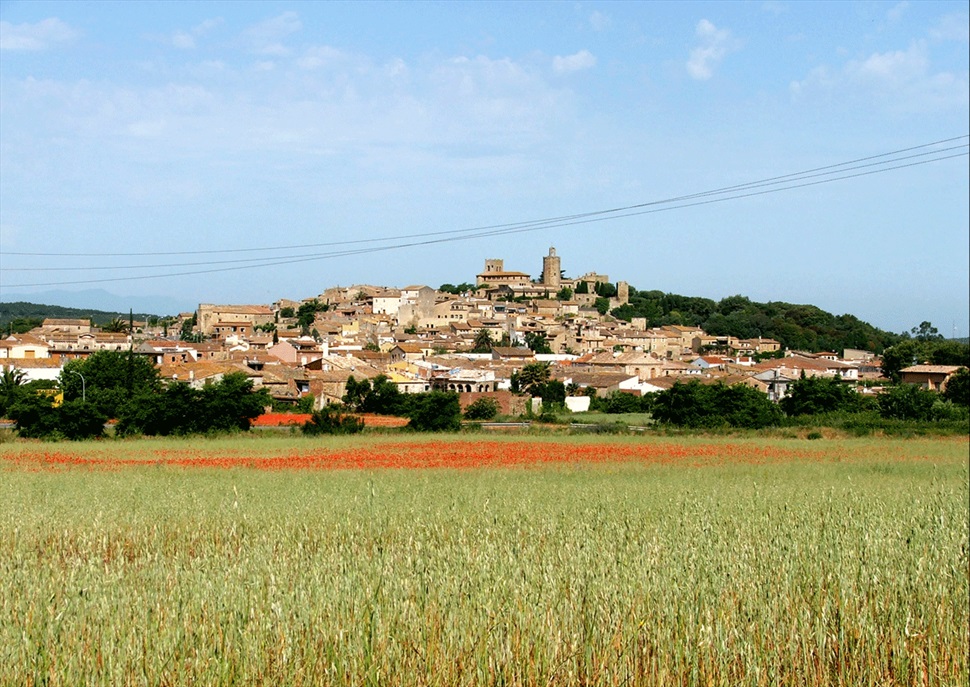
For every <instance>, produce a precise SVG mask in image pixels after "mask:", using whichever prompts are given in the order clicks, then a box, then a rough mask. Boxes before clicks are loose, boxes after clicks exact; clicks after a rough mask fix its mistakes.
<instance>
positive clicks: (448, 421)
mask: <svg viewBox="0 0 970 687" xmlns="http://www.w3.org/2000/svg"><path fill="white" fill-rule="evenodd" d="M407 416H408V417H409V418H410V419H411V421H410V422H409V423H408V427H409V428H411V429H414V430H417V431H419V432H456V431H458V430H459V429H461V403H460V402H459V400H458V394H456V393H454V392H452V391H429V392H427V393H423V394H415V395H414V396H413V398H412V399H411V402H410V404H409V408H408V411H407Z"/></svg>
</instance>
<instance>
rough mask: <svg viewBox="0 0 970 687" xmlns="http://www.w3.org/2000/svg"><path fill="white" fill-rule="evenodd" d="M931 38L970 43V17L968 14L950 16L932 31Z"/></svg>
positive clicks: (943, 19)
mask: <svg viewBox="0 0 970 687" xmlns="http://www.w3.org/2000/svg"><path fill="white" fill-rule="evenodd" d="M930 38H932V39H933V40H937V41H957V42H960V43H970V17H967V15H966V14H948V15H946V16H945V17H943V18H942V19H940V21H939V23H938V24H937V25H936V26H935V27H934V28H933V30H932V31H930Z"/></svg>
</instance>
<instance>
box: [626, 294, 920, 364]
mask: <svg viewBox="0 0 970 687" xmlns="http://www.w3.org/2000/svg"><path fill="white" fill-rule="evenodd" d="M611 314H612V315H613V316H614V317H616V318H617V319H621V320H626V321H630V320H631V319H633V318H634V317H643V318H646V320H647V326H648V327H659V326H661V325H668V324H679V325H686V326H696V327H700V328H702V329H703V330H704V331H705V332H707V333H708V334H710V335H712V336H727V335H731V336H735V337H738V338H740V339H755V338H758V337H759V336H760V337H764V338H768V339H775V340H776V341H778V342H779V343H781V345H782V347H783V348H788V349H794V350H801V351H823V350H827V351H834V352H836V353H838V352H841V351H843V350H845V349H846V348H859V349H863V350H868V351H874V352H876V353H881V352H882V351H883V349H885V348H887V347H888V346H892V345H893V344H896V343H898V342H899V341H900V340H902V338H903V337H902V336H900V335H898V334H893V333H891V332H885V331H883V330H881V329H878V328H876V327H873V326H872V325H871V324H868V323H866V322H863V321H862V320H860V319H859V318H857V317H855V316H853V315H833V314H831V313H828V312H825V311H824V310H822V309H821V308H818V307H816V306H814V305H794V304H792V303H783V302H780V301H770V302H768V303H758V302H756V301H752V300H750V299H749V298H746V297H745V296H729V297H727V298H722V299H721V300H720V301H714V300H711V299H710V298H698V297H694V296H679V295H676V294H672V293H664V292H662V291H637V290H636V289H634V288H633V287H630V301H629V303H627V304H625V305H621V306H620V307H618V308H614V309H613V310H612V311H611Z"/></svg>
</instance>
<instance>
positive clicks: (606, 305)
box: [593, 296, 610, 315]
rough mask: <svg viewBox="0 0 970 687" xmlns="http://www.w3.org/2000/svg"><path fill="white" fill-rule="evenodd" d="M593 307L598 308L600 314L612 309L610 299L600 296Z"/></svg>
mask: <svg viewBox="0 0 970 687" xmlns="http://www.w3.org/2000/svg"><path fill="white" fill-rule="evenodd" d="M593 307H595V308H596V312H598V313H599V314H600V315H605V314H606V313H607V312H609V310H610V299H609V298H606V297H604V296H600V297H599V298H597V299H596V300H595V301H593Z"/></svg>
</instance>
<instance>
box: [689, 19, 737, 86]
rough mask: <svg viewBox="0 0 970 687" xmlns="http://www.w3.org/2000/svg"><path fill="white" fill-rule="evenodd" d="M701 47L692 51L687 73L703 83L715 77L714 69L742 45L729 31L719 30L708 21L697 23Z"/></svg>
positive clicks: (702, 20)
mask: <svg viewBox="0 0 970 687" xmlns="http://www.w3.org/2000/svg"><path fill="white" fill-rule="evenodd" d="M695 33H696V35H697V38H698V42H699V45H698V46H697V47H696V48H694V49H693V50H691V52H690V59H689V60H687V73H688V74H690V75H691V77H692V78H694V79H698V80H701V81H704V80H707V79H710V78H711V77H712V76H713V75H714V68H715V67H716V66H717V65H718V64H720V63H721V61H722V60H723V59H724V58H725V57H727V56H728V55H729V54H730V53H732V52H734V51H736V50H738V48H739V47H740V43H739V42H738V41H737V40H736V39H735V38H734V37H732V36H731V32H730V31H729V30H728V29H719V28H717V27H716V26H714V24H712V23H711V22H709V21H708V20H707V19H701V20H700V21H699V22H698V23H697V29H696V31H695Z"/></svg>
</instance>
